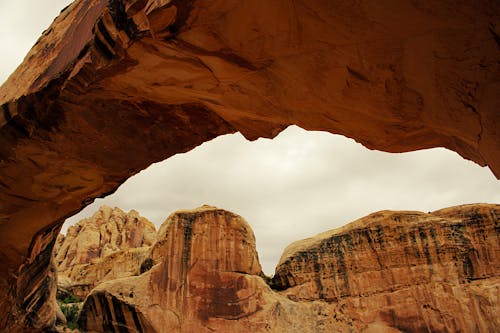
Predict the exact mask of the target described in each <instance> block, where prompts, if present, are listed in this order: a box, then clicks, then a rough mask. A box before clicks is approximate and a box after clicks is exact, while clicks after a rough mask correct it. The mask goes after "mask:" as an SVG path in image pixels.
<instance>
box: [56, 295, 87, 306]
mask: <svg viewBox="0 0 500 333" xmlns="http://www.w3.org/2000/svg"><path fill="white" fill-rule="evenodd" d="M81 301H82V299H81V297H78V296H75V295H72V294H69V295H67V296H66V297H65V298H64V299H63V300H62V301H61V303H62V304H69V303H80V302H81Z"/></svg>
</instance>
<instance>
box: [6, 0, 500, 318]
mask: <svg viewBox="0 0 500 333" xmlns="http://www.w3.org/2000/svg"><path fill="white" fill-rule="evenodd" d="M499 16H500V4H499V2H498V1H479V2H478V1H462V2H458V3H457V2H456V1H423V2H422V1H421V2H415V1H411V0H404V1H388V2H384V3H379V2H371V1H360V2H345V1H322V0H313V1H307V2H297V1H292V0H277V1H265V2H257V1H252V0H244V1H240V0H238V1H236V0H213V1H200V0H186V1H176V0H172V1H146V0H110V1H106V0H77V1H75V2H74V3H73V4H72V5H70V6H69V7H68V8H66V9H65V10H64V11H63V12H62V13H61V15H60V16H59V17H58V18H57V19H56V20H55V21H54V23H53V25H52V26H51V27H50V28H49V29H47V30H46V31H45V32H44V33H43V35H42V37H41V38H40V39H39V41H38V42H37V44H36V45H35V46H34V47H33V49H32V50H31V51H30V52H29V53H28V55H27V56H26V58H25V61H24V62H23V64H22V65H21V66H20V67H19V68H18V69H17V70H16V71H15V72H14V73H13V75H12V76H10V78H9V79H8V80H7V82H6V83H5V84H4V85H2V87H1V88H0V107H1V109H2V112H1V113H0V126H1V130H0V142H1V144H0V170H1V172H0V203H1V205H0V244H2V245H1V248H0V260H1V262H2V263H4V267H5V269H3V270H2V271H1V272H0V283H1V285H2V286H4V287H2V288H0V300H1V301H0V312H1V313H25V312H26V309H25V308H18V307H19V306H23V304H24V303H21V305H20V304H19V303H18V302H17V301H16V299H18V298H19V297H22V295H27V294H36V293H38V291H36V290H31V289H26V290H24V288H31V287H33V285H30V284H23V283H22V281H21V280H19V276H21V275H22V274H21V269H22V268H24V269H25V270H26V269H27V265H30V264H32V263H33V262H34V261H33V259H34V258H35V257H37V256H39V255H43V253H44V252H45V251H48V250H50V249H49V247H47V246H44V247H40V246H39V245H40V244H39V243H38V241H37V240H36V237H38V235H40V234H41V233H43V232H44V230H46V228H48V227H54V226H55V227H57V226H58V225H60V224H61V223H62V221H64V219H65V218H66V217H68V216H70V215H72V214H73V213H75V212H77V211H79V210H80V209H81V208H82V207H84V206H85V205H87V204H89V203H90V202H91V201H92V200H93V198H95V197H98V196H102V195H104V194H105V193H109V192H112V191H114V190H115V189H116V188H117V187H118V186H119V185H120V184H121V183H122V182H124V181H125V180H126V179H127V178H128V177H130V176H131V175H133V174H135V173H137V172H138V171H140V170H141V169H144V168H145V167H147V166H148V165H149V164H151V163H153V162H156V161H159V160H163V159H165V158H168V157H170V156H172V155H174V154H176V153H179V152H185V151H188V150H190V149H192V148H193V147H195V146H197V145H199V144H201V143H202V142H205V141H207V140H210V139H212V138H214V137H216V136H218V135H221V134H226V133H233V132H236V131H240V132H241V133H243V134H244V135H245V136H246V137H247V138H249V139H255V138H257V137H261V136H264V137H272V136H274V135H276V134H277V133H279V131H281V130H282V129H283V128H285V127H286V126H288V125H290V124H296V125H299V126H301V127H303V128H306V129H310V130H324V131H329V132H332V133H339V134H343V135H346V136H349V137H352V138H355V139H356V140H357V141H358V142H361V143H363V144H364V145H365V146H367V147H369V148H373V149H379V150H385V151H391V152H399V151H409V150H415V149H421V148H428V147H437V146H443V147H447V148H449V149H453V150H455V151H457V152H458V153H460V154H461V155H462V156H464V157H465V158H469V159H472V160H474V161H476V162H477V163H479V164H481V165H488V166H489V167H490V168H491V169H492V171H493V172H494V173H495V175H496V176H497V177H499V176H500V154H499V153H498V152H499V151H500V139H499V134H498V133H499V132H498V128H499V127H500V124H499V121H500V120H499V119H500V117H498V110H500V97H499V96H500V95H499V94H498V91H499V90H500V83H499V80H498V77H499V63H500V62H499V52H498V48H499V45H500V44H499V40H500V38H499V35H500V33H499V26H500V23H499V22H500V19H499ZM131 156H133V158H130V157H131ZM49 243H50V244H51V242H48V243H44V244H45V245H48V244H49ZM49 252H50V251H49ZM15 286H17V287H15ZM7 318H9V317H8V316H7V317H2V318H0V328H4V327H5V328H8V327H12V326H13V325H17V323H12V322H10V320H9V319H7ZM19 320H20V321H21V322H25V320H24V319H19Z"/></svg>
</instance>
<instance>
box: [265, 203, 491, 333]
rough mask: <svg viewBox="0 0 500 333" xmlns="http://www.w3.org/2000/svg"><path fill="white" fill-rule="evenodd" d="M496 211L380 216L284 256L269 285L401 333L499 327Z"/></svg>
mask: <svg viewBox="0 0 500 333" xmlns="http://www.w3.org/2000/svg"><path fill="white" fill-rule="evenodd" d="M499 223H500V205H465V206H459V207H452V208H448V209H443V210H439V211H435V212H432V213H429V214H425V213H420V212H392V211H382V212H378V213H374V214H371V215H369V216H367V217H364V218H362V219H360V220H357V221H355V222H353V223H351V224H349V225H347V226H345V227H343V228H340V229H337V230H333V231H329V232H326V233H323V234H320V235H318V236H316V237H313V238H309V239H305V240H302V241H298V242H296V243H293V244H291V245H290V246H288V248H287V249H286V250H285V253H284V254H283V256H282V258H281V260H280V263H279V265H278V267H277V269H276V275H275V276H274V277H273V285H274V287H275V288H277V289H279V290H285V291H284V293H285V294H286V295H287V297H289V298H290V299H293V300H298V301H299V300H308V301H310V300H325V301H327V302H333V303H338V304H342V305H343V307H344V308H343V313H345V314H348V315H349V316H352V318H353V319H354V320H359V321H362V322H364V323H367V324H368V323H369V324H375V323H378V324H379V325H380V324H382V323H383V324H384V325H387V326H390V327H392V328H396V329H399V330H401V331H403V332H495V331H497V330H498V328H499V327H500V320H499V317H498V311H499V310H500V303H499V299H498V295H500V232H499V228H498V226H499Z"/></svg>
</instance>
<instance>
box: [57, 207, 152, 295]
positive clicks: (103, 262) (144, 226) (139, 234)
mask: <svg viewBox="0 0 500 333" xmlns="http://www.w3.org/2000/svg"><path fill="white" fill-rule="evenodd" d="M155 240H156V229H155V226H154V224H153V223H152V222H150V221H148V220H147V219H146V218H144V217H142V216H140V215H139V213H138V212H137V211H135V210H131V211H130V212H128V213H125V212H123V211H122V210H121V209H119V208H116V207H115V208H110V207H107V206H102V207H101V208H99V210H98V211H97V212H96V213H95V214H94V215H93V216H92V217H90V218H87V219H83V220H81V221H80V222H78V223H77V224H75V225H73V226H71V227H69V228H68V231H67V233H66V236H65V237H64V236H59V237H58V240H57V242H56V251H54V255H55V261H56V264H57V268H58V274H59V285H60V286H61V287H62V288H64V289H66V290H67V291H70V292H71V293H73V294H75V295H78V296H81V297H85V296H86V295H87V294H88V292H90V290H91V289H92V288H93V287H94V286H96V285H98V284H99V283H100V282H102V281H106V280H111V279H116V278H119V277H125V276H133V275H138V274H140V267H141V264H142V263H143V262H144V260H146V259H147V258H148V257H149V247H150V246H151V245H152V244H153V243H154V241H155Z"/></svg>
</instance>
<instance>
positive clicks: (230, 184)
mask: <svg viewBox="0 0 500 333" xmlns="http://www.w3.org/2000/svg"><path fill="white" fill-rule="evenodd" d="M70 2H71V1H62V0H57V1H56V0H45V1H35V0H22V1H21V0H16V1H12V0H0V48H1V49H0V64H1V68H0V82H3V81H4V80H5V79H6V78H7V76H8V75H9V74H10V73H11V72H12V71H13V70H14V69H15V67H16V66H17V65H18V64H19V63H20V62H21V60H22V58H23V57H24V55H25V54H26V53H27V51H28V50H29V48H30V47H31V46H32V45H33V44H34V43H35V41H36V39H37V38H38V36H39V35H40V34H41V32H42V31H43V30H44V29H45V28H46V27H48V25H49V24H50V22H52V20H53V18H54V17H55V16H56V15H57V14H58V13H59V11H60V10H61V9H62V8H63V7H64V6H65V5H67V4H68V3H70ZM475 202H488V203H500V182H499V181H497V180H496V179H495V177H494V176H493V174H492V173H491V172H490V171H489V169H487V168H481V167H480V166H478V165H476V164H474V163H472V162H470V161H466V160H464V159H462V158H461V157H460V156H459V155H457V154H456V153H454V152H452V151H448V150H445V149H431V150H425V151H418V152H411V153H405V154H389V153H383V152H378V151H370V150H368V149H366V148H364V147H363V146H361V145H359V144H357V143H355V142H354V141H353V140H351V139H347V138H345V137H342V136H338V135H332V134H328V133H321V132H306V131H304V130H302V129H300V128H298V127H294V126H292V127H290V128H288V129H287V130H285V131H284V132H282V133H281V134H280V135H279V136H278V137H277V138H275V139H274V140H267V139H259V140H257V141H255V142H248V141H246V140H245V139H244V138H243V137H242V136H241V135H240V134H235V135H226V136H222V137H219V138H217V139H215V140H213V141H210V142H207V143H205V144H203V145H202V146H200V147H198V148H196V149H194V150H192V151H190V152H188V153H186V154H179V155H176V156H174V157H172V158H170V159H168V160H166V161H163V162H160V163H157V164H154V165H152V166H151V167H149V168H148V169H147V170H144V171H142V172H141V173H140V174H138V175H136V176H134V177H132V178H131V179H129V180H128V181H127V182H126V183H124V184H123V185H122V186H121V187H120V188H119V189H118V191H117V192H116V193H115V194H113V195H111V196H109V197H107V198H105V199H98V200H96V202H95V203H94V204H92V205H90V206H89V207H87V208H86V209H85V210H83V211H82V212H81V213H80V214H78V215H77V216H74V217H72V218H70V219H69V220H68V221H67V223H66V225H65V227H64V230H66V228H67V226H68V225H69V224H70V223H75V222H77V221H78V220H80V219H81V218H84V217H87V216H90V215H92V214H93V213H94V212H95V211H96V210H97V209H98V208H99V206H100V205H102V204H107V205H109V206H117V207H120V208H121V209H123V210H125V211H128V210H130V209H136V210H137V211H139V212H140V213H141V215H143V216H145V217H146V218H148V219H150V220H151V221H153V222H154V223H155V224H156V225H157V226H159V225H160V224H161V223H162V222H163V221H164V220H165V218H166V217H167V216H168V215H169V214H170V213H171V212H173V211H175V210H177V209H184V208H194V207H197V206H200V205H202V204H210V205H214V206H218V207H220V208H224V209H227V210H231V211H233V212H235V213H238V214H240V215H242V216H243V217H244V218H245V219H246V220H247V221H248V222H249V223H250V225H251V226H252V228H253V230H254V232H255V235H256V238H257V248H258V251H259V257H260V261H261V264H262V266H263V268H264V271H265V272H266V273H267V274H272V273H273V272H274V267H275V265H276V264H277V262H278V260H279V257H280V256H281V253H282V252H283V249H284V248H285V247H286V246H287V245H288V244H289V243H291V242H293V241H295V240H299V239H301V238H305V237H309V236H313V235H315V234H317V233H319V232H323V231H326V230H329V229H333V228H335V227H338V226H341V225H344V224H346V223H348V222H350V221H353V220H355V219H357V218H360V217H362V216H364V215H367V214H369V213H372V212H375V211H377V210H382V209H392V210H419V211H432V210H436V209H440V208H444V207H448V206H452V205H458V204H464V203H475Z"/></svg>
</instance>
